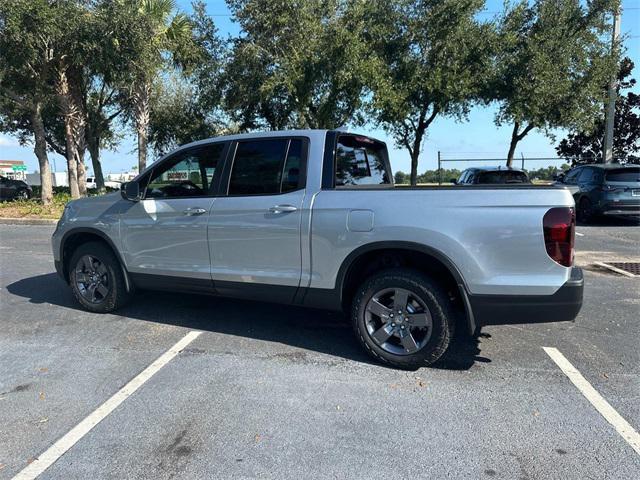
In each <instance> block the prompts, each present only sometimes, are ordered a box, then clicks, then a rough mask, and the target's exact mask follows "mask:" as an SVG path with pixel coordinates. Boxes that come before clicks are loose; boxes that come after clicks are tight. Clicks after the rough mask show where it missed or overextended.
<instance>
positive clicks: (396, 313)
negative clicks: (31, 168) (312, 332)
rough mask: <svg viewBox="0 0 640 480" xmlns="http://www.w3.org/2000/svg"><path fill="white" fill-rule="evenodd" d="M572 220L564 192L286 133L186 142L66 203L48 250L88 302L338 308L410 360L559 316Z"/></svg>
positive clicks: (380, 346)
mask: <svg viewBox="0 0 640 480" xmlns="http://www.w3.org/2000/svg"><path fill="white" fill-rule="evenodd" d="M520 183H522V182H520ZM574 227H575V214H574V202H573V198H572V197H571V193H570V192H569V191H568V190H567V189H566V188H562V187H556V186H540V187H535V188H532V187H531V186H529V185H521V184H520V185H518V184H514V185H506V184H503V185H489V186H473V185H472V186H469V187H464V188H448V187H416V188H394V185H393V175H392V173H391V164H390V163H389V158H388V154H387V146H386V145H385V144H384V143H383V142H380V141H378V140H375V139H372V138H369V137H366V136H363V135H357V134H352V133H346V132H342V131H333V130H329V131H327V130H297V131H289V132H261V133H251V134H242V135H232V136H227V137H219V138H212V139H209V140H204V141H200V142H195V143H192V144H189V145H185V146H183V147H181V148H179V149H178V150H176V151H174V152H171V153H170V154H168V155H167V156H165V157H163V158H162V159H160V160H158V161H157V162H155V163H153V164H152V165H151V166H149V167H148V168H147V169H146V170H145V171H143V172H141V173H140V175H138V176H137V177H136V178H135V179H134V180H132V181H131V182H128V183H126V184H124V185H123V189H122V191H121V192H119V193H112V194H108V195H101V196H94V197H89V198H82V199H79V200H74V201H72V202H69V203H68V204H67V206H66V208H65V210H64V213H63V214H62V218H61V219H60V221H59V222H58V226H57V228H56V230H55V232H54V234H53V238H52V243H53V245H52V246H53V253H54V259H55V266H56V270H57V271H58V272H59V274H60V275H61V276H62V278H64V280H65V281H66V282H68V283H69V285H70V286H71V290H72V291H73V293H74V295H75V297H76V299H77V300H78V302H79V303H80V304H81V305H82V306H83V307H84V308H86V309H87V310H89V311H92V312H110V311H113V310H115V309H117V308H118V307H120V306H121V305H124V303H125V302H126V301H127V300H128V299H129V298H130V297H131V294H132V293H133V292H134V291H135V290H144V289H150V290H167V291H169V292H173V293H177V292H185V291H186V292H192V293H205V294H210V295H219V296H230V297H238V298H243V299H252V300H268V301H272V302H281V303H285V304H293V305H301V306H309V307H319V308H326V309H332V310H344V311H345V312H346V313H347V314H348V315H350V316H351V320H352V324H353V328H354V331H355V334H356V338H357V340H358V341H359V342H360V343H361V345H362V346H363V348H364V349H365V351H367V352H368V353H369V354H370V355H372V356H373V357H374V358H376V359H377V360H379V361H382V362H386V363H387V364H390V365H394V366H397V367H402V368H416V367H420V366H423V365H429V364H431V363H433V362H434V361H436V360H437V359H438V358H439V357H440V356H441V355H442V354H443V353H444V351H445V350H446V349H447V346H448V345H449V342H450V340H451V338H452V335H453V331H454V328H455V327H456V326H457V327H458V328H460V329H461V330H463V331H466V332H467V333H473V332H474V331H476V328H477V327H478V326H480V325H485V324H496V323H528V322H553V321H565V320H573V319H574V318H575V317H576V315H577V314H578V312H579V311H580V307H581V305H582V292H583V279H582V271H581V270H580V269H579V268H576V267H574V265H573V257H574V248H573V247H574V232H575V228H574ZM212 308H213V309H214V310H215V306H214V307H212ZM229 321H233V319H231V320H229ZM456 324H457V325H456Z"/></svg>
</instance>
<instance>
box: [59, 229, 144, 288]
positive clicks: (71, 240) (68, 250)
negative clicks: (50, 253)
mask: <svg viewBox="0 0 640 480" xmlns="http://www.w3.org/2000/svg"><path fill="white" fill-rule="evenodd" d="M88 242H100V243H103V244H105V245H106V246H107V247H108V248H109V249H110V250H111V251H112V252H113V254H114V255H115V256H116V258H117V259H118V262H119V263H120V267H121V268H122V273H123V275H124V280H125V286H126V289H127V291H128V292H130V291H132V283H131V281H130V279H129V274H128V273H127V269H126V267H125V264H124V261H123V260H122V256H121V255H120V252H119V251H118V249H117V248H116V246H115V245H114V243H113V241H112V240H111V239H110V238H109V236H108V235H107V234H106V233H104V232H103V231H101V230H98V229H97V228H90V227H79V228H74V229H72V230H69V231H68V232H66V233H65V234H64V235H63V237H62V240H61V241H60V263H61V265H62V275H63V277H64V279H65V280H66V281H67V283H68V282H69V260H70V259H71V256H72V255H73V252H74V251H75V250H76V249H77V248H78V247H79V246H80V245H83V244H85V243H88Z"/></svg>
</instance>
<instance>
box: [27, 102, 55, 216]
mask: <svg viewBox="0 0 640 480" xmlns="http://www.w3.org/2000/svg"><path fill="white" fill-rule="evenodd" d="M31 125H32V127H33V136H34V145H35V146H34V148H33V152H34V153H35V154H36V157H37V158H38V165H39V167H40V188H41V190H40V200H41V201H42V204H43V205H49V204H50V203H51V202H52V201H53V184H52V181H51V167H50V166H49V157H48V156H47V141H46V139H45V133H44V122H43V120H42V105H41V104H40V103H39V102H38V103H36V104H35V106H34V109H33V111H32V112H31Z"/></svg>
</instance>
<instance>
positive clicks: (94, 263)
mask: <svg viewBox="0 0 640 480" xmlns="http://www.w3.org/2000/svg"><path fill="white" fill-rule="evenodd" d="M69 283H70V284H71V289H72V290H73V294H74V296H75V297H76V299H77V300H78V302H79V303H80V305H82V306H83V307H84V308H85V309H86V310H89V311H91V312H95V313H107V312H111V311H113V310H115V309H117V308H119V307H121V306H122V305H124V304H125V303H126V302H127V301H128V299H129V298H130V294H129V292H127V289H126V286H125V280H124V274H123V272H122V268H121V267H120V262H118V259H117V258H116V256H115V255H114V254H113V252H112V251H111V249H109V248H108V247H107V246H106V245H104V244H102V243H99V242H89V243H85V244H83V245H80V246H79V247H78V249H77V250H76V251H75V252H74V253H73V255H72V256H71V260H70V262H69Z"/></svg>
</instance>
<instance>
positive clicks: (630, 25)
mask: <svg viewBox="0 0 640 480" xmlns="http://www.w3.org/2000/svg"><path fill="white" fill-rule="evenodd" d="M206 3H207V12H208V13H209V14H210V15H212V16H213V17H214V21H215V23H216V25H217V27H218V29H219V32H220V34H221V35H222V36H227V35H231V36H234V35H237V34H238V32H239V28H238V25H237V24H235V23H234V22H233V19H232V18H231V15H230V13H229V10H228V8H227V6H226V3H225V2H224V0H211V1H208V2H206ZM177 4H178V8H179V9H180V10H181V11H183V12H186V13H189V12H191V5H190V0H178V2H177ZM502 4H503V0H487V1H486V7H485V10H484V11H483V13H482V14H481V15H486V16H489V17H490V16H492V15H494V14H496V13H498V12H500V10H501V9H502ZM622 6H623V12H622V23H621V34H622V35H623V36H625V43H624V46H625V48H626V52H625V54H626V55H627V56H629V57H630V58H631V59H632V60H633V62H634V63H635V64H636V68H635V69H634V72H633V73H634V76H635V78H637V79H638V80H640V0H623V1H622ZM635 90H636V91H639V92H640V86H636V88H635ZM496 109H497V108H496V107H495V106H488V107H475V108H473V109H472V110H471V112H470V114H469V117H468V120H467V121H464V122H457V121H455V120H453V119H450V118H446V117H437V118H436V120H434V123H433V124H432V125H431V126H430V127H429V130H428V134H427V138H426V141H425V142H424V146H423V151H422V154H421V156H420V164H419V166H418V172H419V173H420V172H423V171H425V170H433V169H436V168H437V166H438V162H437V158H438V151H440V152H441V157H442V158H445V159H446V158H449V159H452V158H495V159H496V161H495V162H483V163H482V164H484V165H489V164H498V163H499V162H502V160H497V159H504V158H505V157H506V153H507V150H508V148H509V141H510V136H511V128H512V127H511V126H502V127H498V126H496V125H495V123H494V121H493V120H494V116H495V113H496ZM358 132H359V133H363V134H367V135H371V136H373V137H376V138H378V139H380V140H383V141H385V142H387V145H388V146H389V149H390V159H391V164H392V168H393V171H394V172H395V171H398V170H402V171H405V172H408V171H409V170H410V159H409V154H408V153H407V152H406V150H402V149H398V148H396V147H395V145H394V142H393V139H391V138H389V137H388V136H387V135H386V134H385V132H384V131H382V130H380V129H376V128H374V127H364V128H360V129H358ZM565 133H566V132H563V131H556V132H554V134H555V135H556V140H555V141H554V140H552V139H550V138H548V137H547V136H545V135H544V134H542V133H540V132H538V131H535V130H534V131H532V132H530V133H529V134H528V135H527V136H526V137H525V138H524V139H523V140H522V141H520V142H519V143H518V147H517V150H516V158H518V159H519V158H521V157H522V156H524V157H525V158H539V157H547V158H548V157H555V156H556V152H555V148H554V147H555V145H556V144H557V142H559V141H560V139H562V138H564V136H565ZM87 157H88V155H87ZM0 160H23V161H24V162H25V163H26V165H27V167H28V171H29V172H34V171H37V167H38V162H37V159H36V157H35V155H34V153H33V147H32V146H31V145H27V146H24V147H23V146H20V145H18V142H17V140H16V139H14V138H12V137H9V136H6V135H2V134H0ZM49 160H50V162H51V164H52V168H54V169H55V170H56V171H65V170H66V164H65V159H64V158H63V157H61V156H60V155H57V154H54V153H49ZM86 161H87V165H88V167H89V171H91V162H90V160H89V158H87V159H86ZM561 163H562V162H561V161H555V162H548V161H535V162H534V161H532V162H527V163H526V164H525V166H526V167H527V168H529V169H532V168H539V167H543V166H547V165H556V166H559V165H560V164H561ZM102 164H103V167H102V168H103V171H104V172H105V174H106V173H118V172H124V171H128V170H130V169H131V167H132V166H133V165H136V164H137V154H136V151H135V139H134V138H133V137H132V136H131V135H129V136H126V137H125V138H124V139H123V140H122V142H121V143H120V145H119V146H118V148H117V150H115V151H109V150H104V151H103V152H102ZM474 165H475V164H474V163H464V164H461V163H445V164H444V167H445V168H458V169H460V170H462V169H464V168H466V167H469V166H474Z"/></svg>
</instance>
